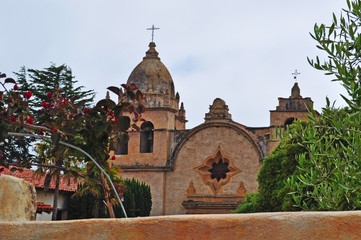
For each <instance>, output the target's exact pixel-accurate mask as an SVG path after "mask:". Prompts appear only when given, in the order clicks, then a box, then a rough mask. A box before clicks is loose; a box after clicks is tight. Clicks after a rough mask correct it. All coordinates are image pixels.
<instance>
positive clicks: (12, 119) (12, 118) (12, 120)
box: [9, 114, 16, 122]
mask: <svg viewBox="0 0 361 240" xmlns="http://www.w3.org/2000/svg"><path fill="white" fill-rule="evenodd" d="M9 121H10V122H16V119H15V116H14V114H13V115H11V117H10V118H9Z"/></svg>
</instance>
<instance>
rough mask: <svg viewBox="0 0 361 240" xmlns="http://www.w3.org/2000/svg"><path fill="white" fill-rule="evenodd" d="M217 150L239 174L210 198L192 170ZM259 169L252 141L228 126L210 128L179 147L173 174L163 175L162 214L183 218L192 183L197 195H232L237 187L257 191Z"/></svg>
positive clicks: (206, 188) (204, 186) (194, 170)
mask: <svg viewBox="0 0 361 240" xmlns="http://www.w3.org/2000/svg"><path fill="white" fill-rule="evenodd" d="M218 147H220V148H221V149H222V151H223V153H224V154H225V155H226V156H227V157H228V158H229V159H230V160H231V162H232V163H233V165H234V166H235V167H236V168H238V169H239V170H240V172H239V173H237V174H235V175H234V176H232V177H231V178H230V181H229V182H228V183H227V184H226V185H224V186H222V187H221V189H220V190H219V191H218V192H217V194H214V192H213V191H212V189H211V188H210V187H209V186H208V185H206V184H205V183H204V182H203V181H202V178H201V176H200V175H199V173H198V172H197V171H196V168H197V167H199V166H200V165H202V164H203V163H204V161H205V160H206V159H207V158H208V157H209V156H211V155H213V154H214V152H215V151H216V150H217V148H218ZM260 166H261V163H260V157H259V152H258V151H257V149H256V146H255V145H254V144H253V143H252V140H250V139H249V138H247V137H246V135H245V134H243V132H242V131H241V130H239V129H238V130H237V128H234V127H230V126H224V125H223V126H210V127H206V128H203V129H201V130H200V131H198V132H196V133H195V134H193V135H191V136H190V137H189V138H188V139H187V141H185V143H184V144H183V145H182V146H181V148H180V150H179V152H178V154H177V156H176V158H175V160H174V171H171V172H167V173H166V211H165V214H167V215H168V214H184V213H185V212H186V211H185V208H184V207H183V206H182V202H183V201H185V200H186V199H187V188H188V186H189V184H190V182H191V181H192V182H193V184H194V189H195V191H196V194H197V195H205V196H212V195H213V196H214V195H218V196H219V195H236V194H237V190H238V188H239V186H240V183H241V182H243V184H244V187H245V189H246V191H247V193H249V192H255V191H256V190H257V181H256V178H257V173H258V171H259V168H260Z"/></svg>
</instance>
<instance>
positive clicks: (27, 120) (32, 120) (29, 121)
mask: <svg viewBox="0 0 361 240" xmlns="http://www.w3.org/2000/svg"><path fill="white" fill-rule="evenodd" d="M26 122H27V123H29V124H33V122H34V119H33V118H32V117H29V118H28V119H26Z"/></svg>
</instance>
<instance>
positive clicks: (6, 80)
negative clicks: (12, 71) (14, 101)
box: [5, 78, 16, 84]
mask: <svg viewBox="0 0 361 240" xmlns="http://www.w3.org/2000/svg"><path fill="white" fill-rule="evenodd" d="M5 83H14V84H16V82H15V80H14V79H12V78H6V79H5Z"/></svg>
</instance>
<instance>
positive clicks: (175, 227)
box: [0, 211, 361, 240]
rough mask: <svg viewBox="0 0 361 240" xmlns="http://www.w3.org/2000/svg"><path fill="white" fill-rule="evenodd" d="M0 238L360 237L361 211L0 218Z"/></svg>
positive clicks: (333, 239) (356, 239) (321, 239)
mask: <svg viewBox="0 0 361 240" xmlns="http://www.w3.org/2000/svg"><path fill="white" fill-rule="evenodd" d="M0 229H1V231H0V239H15V240H16V239H19V240H20V239H21V240H26V239H32V240H34V239H42V240H43V239H61V240H66V239H79V240H82V239H84V240H92V239H110V240H111V239H123V240H128V239H131V240H143V239H144V240H153V239H157V240H159V239H164V240H165V239H172V240H176V239H197V240H199V239H212V240H218V239H222V240H224V239H227V240H231V239H247V240H254V239H268V240H290V239H292V240H301V239H302V240H304V239H310V240H318V239H319V240H324V239H327V240H340V239H347V240H359V239H360V236H361V212H360V211H354V212H297V213H259V214H232V215H183V216H162V217H147V218H132V219H92V220H76V221H58V222H16V223H9V222H0Z"/></svg>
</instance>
